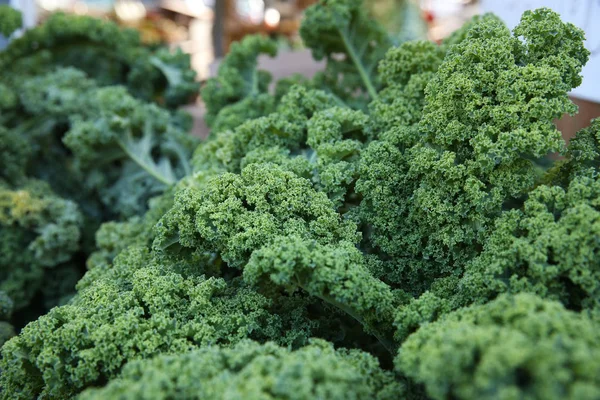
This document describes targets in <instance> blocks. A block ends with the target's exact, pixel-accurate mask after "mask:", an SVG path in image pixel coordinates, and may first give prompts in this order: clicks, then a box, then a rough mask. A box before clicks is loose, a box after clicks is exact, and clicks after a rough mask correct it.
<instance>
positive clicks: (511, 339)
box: [0, 0, 600, 400]
mask: <svg viewBox="0 0 600 400" xmlns="http://www.w3.org/2000/svg"><path fill="white" fill-rule="evenodd" d="M9 14H10V13H8V12H7V11H6V10H1V11H0V28H2V29H3V30H8V28H7V29H5V27H6V26H13V25H15V24H14V22H13V21H14V15H9ZM11 24H12V25H11ZM17 26H18V24H17ZM301 35H302V38H303V40H304V42H305V44H306V46H307V47H309V48H310V49H311V50H312V54H313V56H314V57H315V58H316V59H324V60H325V61H326V67H325V70H324V71H322V72H320V73H319V74H317V75H316V76H315V77H314V78H312V79H306V78H302V77H299V76H294V77H291V78H286V79H283V80H280V81H278V82H276V83H275V84H274V85H272V82H271V76H270V75H269V73H267V72H265V71H262V70H259V69H258V67H257V58H258V56H259V55H260V54H267V55H274V54H275V53H276V46H275V44H274V43H272V42H271V41H269V40H268V39H266V38H263V37H257V36H253V37H248V38H246V39H244V40H243V41H241V42H239V43H237V44H234V45H232V47H231V51H230V53H229V55H228V56H227V58H226V59H225V60H224V61H223V62H222V64H221V66H220V68H219V71H218V74H217V76H216V77H215V78H212V79H210V80H209V81H208V82H207V83H206V84H205V85H204V87H203V88H202V90H201V91H200V93H201V96H202V99H203V100H204V102H205V104H206V108H207V114H206V120H207V123H208V124H209V125H210V127H211V134H210V136H209V137H208V138H207V139H206V140H204V141H202V142H201V143H199V144H198V143H197V142H196V141H195V140H194V139H192V138H191V137H190V136H189V135H188V134H187V133H186V130H187V129H188V128H189V120H188V119H187V118H186V116H185V115H183V114H182V113H180V112H177V111H176V108H177V107H178V106H179V105H181V104H183V103H185V102H186V101H187V100H188V99H189V98H190V97H193V95H194V93H195V92H197V87H196V84H195V83H194V74H193V73H192V72H191V71H190V68H189V60H188V59H187V58H186V57H185V56H184V55H182V54H180V53H169V52H167V51H166V50H163V49H148V48H145V47H142V46H141V45H140V43H139V39H138V37H137V36H136V35H135V34H134V33H132V32H131V31H123V30H120V29H118V28H117V27H115V26H114V25H112V24H110V23H107V22H103V21H98V20H94V19H89V18H83V17H72V16H66V15H60V14H59V15H56V16H54V17H52V18H51V19H50V20H48V21H47V22H46V23H45V24H44V25H41V26H40V27H38V28H35V29H33V30H30V31H28V32H26V33H25V34H24V35H23V36H22V37H20V38H18V39H15V40H13V41H12V42H11V43H10V45H9V46H8V47H7V48H6V49H5V50H4V51H3V52H0V69H1V70H2V75H1V76H0V165H2V170H1V174H0V232H1V237H2V240H1V241H0V246H1V247H0V320H1V321H2V322H0V343H1V342H4V341H6V342H5V343H4V345H3V347H2V349H1V359H0V399H6V400H8V399H11V400H12V399H36V398H38V399H71V398H76V399H81V400H96V399H97V400H100V399H123V400H134V399H135V400H138V399H140V400H144V399H147V400H151V399H152V400H153V399H164V400H167V399H190V400H192V399H215V400H216V399H261V400H262V399H265V400H267V399H298V400H300V399H380V400H384V399H407V400H416V399H448V400H455V399H474V400H475V399H477V400H481V399H503V400H509V399H510V400H512V399H515V400H516V399H522V400H528V399H544V400H546V399H577V400H598V399H600V175H599V174H598V172H599V171H600V120H597V121H593V122H592V124H591V126H590V127H588V128H586V129H584V130H582V131H581V132H579V133H578V134H577V137H576V138H575V139H573V140H572V142H571V144H570V145H569V147H568V148H567V147H566V146H565V143H564V141H563V139H562V137H561V134H560V132H558V131H557V129H556V127H555V125H554V123H553V121H554V120H555V119H556V118H559V117H561V116H562V115H563V114H565V113H570V114H574V113H576V112H577V108H576V106H575V105H574V104H573V103H572V102H571V101H570V100H569V98H568V95H567V94H568V92H569V91H570V90H571V89H572V88H574V87H577V86H578V85H579V84H581V69H582V67H583V66H584V65H585V63H586V61H587V60H588V57H589V52H588V51H587V50H586V49H585V47H584V45H583V41H584V34H583V32H582V31H581V30H579V29H578V28H576V27H575V26H573V25H571V24H568V23H563V22H562V21H561V20H560V17H559V16H558V15H557V14H556V13H554V12H552V11H551V10H549V9H539V10H535V11H528V12H526V13H525V14H524V15H523V17H522V19H521V22H520V24H519V25H518V26H517V27H516V28H515V29H514V30H513V31H512V32H511V31H510V30H509V29H507V28H506V26H504V24H503V23H502V22H501V21H500V20H499V19H498V18H497V17H495V16H493V15H483V16H480V17H477V18H475V19H474V20H472V21H471V22H469V23H468V24H467V25H465V26H464V27H463V28H462V29H461V30H459V31H458V32H456V33H454V34H453V35H452V36H451V37H449V38H448V39H446V40H445V41H444V42H443V43H441V44H439V45H438V44H433V43H430V42H426V41H413V42H405V43H403V44H401V45H399V46H394V44H393V42H394V41H393V40H392V39H390V37H389V36H388V34H387V33H386V32H385V30H384V29H383V28H382V27H381V26H379V25H378V24H377V23H376V22H374V21H373V20H371V19H370V18H369V16H368V15H367V12H366V11H365V9H363V6H362V4H361V3H360V2H359V1H356V0H320V1H318V2H317V4H315V5H314V6H312V7H310V8H309V9H308V10H307V11H306V14H305V18H304V21H303V24H302V27H301ZM557 152H558V153H561V154H562V155H564V157H562V158H556V157H551V155H552V154H553V153H557ZM84 272H85V273H84ZM15 334H16V336H15ZM11 337H12V338H11Z"/></svg>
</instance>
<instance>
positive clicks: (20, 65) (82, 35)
mask: <svg viewBox="0 0 600 400" xmlns="http://www.w3.org/2000/svg"><path fill="white" fill-rule="evenodd" d="M57 67H74V68H77V69H79V70H82V71H84V72H85V73H86V74H87V75H88V76H90V77H92V78H93V79H95V80H96V81H97V82H98V83H99V84H100V85H115V84H122V85H126V86H128V88H129V89H130V91H131V93H132V94H134V95H135V96H136V97H139V98H141V99H143V100H145V101H158V102H160V103H162V104H165V105H166V106H168V107H172V108H175V107H177V106H179V105H182V104H185V103H187V101H188V100H189V99H190V98H191V97H192V96H193V95H194V94H195V93H196V92H197V90H198V84H197V83H196V82H195V76H196V75H195V73H194V72H193V70H192V69H191V68H190V60H189V56H187V55H185V54H183V53H180V52H177V53H174V54H171V53H169V52H168V51H167V50H165V49H162V48H161V49H159V50H157V51H156V52H153V51H151V50H150V49H149V48H146V47H144V46H143V45H142V43H141V42H140V37H139V34H138V32H137V31H135V30H132V29H122V28H120V27H119V26H118V25H117V24H115V23H113V22H109V21H106V20H102V19H98V18H92V17H87V16H77V15H67V14H63V13H54V14H52V15H51V16H50V17H49V18H48V19H47V20H46V21H44V23H43V24H41V25H39V26H37V27H35V28H32V29H29V30H27V31H26V32H25V33H24V34H23V35H22V36H21V37H19V38H17V39H15V40H13V41H12V42H11V43H10V44H9V45H8V47H7V48H6V49H4V50H3V51H2V52H1V53H0V69H2V71H3V72H4V74H5V75H4V76H3V77H2V80H3V81H5V82H7V83H10V81H14V80H18V79H21V78H23V77H24V76H25V77H26V76H35V75H39V74H43V73H45V72H48V71H52V70H54V69H55V68H57Z"/></svg>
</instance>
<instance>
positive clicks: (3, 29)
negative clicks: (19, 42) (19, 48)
mask: <svg viewBox="0 0 600 400" xmlns="http://www.w3.org/2000/svg"><path fill="white" fill-rule="evenodd" d="M22 24H23V20H22V16H21V13H20V12H19V11H18V10H15V9H14V8H12V7H11V6H7V5H0V35H2V36H4V37H9V36H10V35H12V34H13V32H15V31H16V30H17V29H19V28H20V27H21V26H22Z"/></svg>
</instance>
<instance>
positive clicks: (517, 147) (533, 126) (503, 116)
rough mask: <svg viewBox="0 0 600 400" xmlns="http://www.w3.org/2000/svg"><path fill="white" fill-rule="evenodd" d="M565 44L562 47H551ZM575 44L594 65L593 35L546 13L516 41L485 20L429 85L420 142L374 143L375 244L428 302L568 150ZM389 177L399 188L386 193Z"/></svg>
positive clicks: (529, 16)
mask: <svg viewBox="0 0 600 400" xmlns="http://www.w3.org/2000/svg"><path fill="white" fill-rule="evenodd" d="M539 24H541V25H543V26H546V25H550V26H553V27H554V30H552V31H549V30H548V29H541V28H540V29H537V28H536V27H537V26H538V25H539ZM554 33H555V34H556V35H557V36H558V37H560V39H556V40H554V39H552V40H550V39H549V38H548V36H552V37H553V35H554ZM517 36H519V37H522V40H520V39H519V38H518V37H517ZM531 43H544V46H545V49H546V51H545V52H541V51H538V50H536V49H538V47H535V46H533V45H532V44H531ZM566 43H568V46H567V47H569V48H570V47H575V48H578V49H581V52H583V54H587V51H586V50H584V49H583V47H582V46H583V44H582V43H583V33H582V32H581V31H580V30H579V29H577V28H575V27H574V26H573V25H571V24H565V23H563V22H561V21H560V19H559V18H558V15H557V14H555V13H552V12H550V11H548V10H545V9H542V10H538V11H535V12H532V13H526V14H525V15H524V17H523V19H522V21H521V23H520V25H519V26H517V28H515V36H512V35H511V34H510V32H509V30H508V29H507V28H506V27H505V26H504V25H503V24H502V22H500V21H499V20H498V19H497V18H495V17H493V16H490V15H487V16H483V17H482V18H480V19H479V21H477V22H476V23H474V24H473V25H472V26H471V28H470V29H469V31H468V33H467V34H466V37H465V38H464V40H462V41H461V42H460V43H457V44H455V45H453V46H451V47H450V51H449V52H448V54H447V55H446V57H445V58H444V61H443V62H442V64H441V65H440V67H439V68H438V70H437V72H436V73H435V75H434V77H433V79H432V80H431V81H430V82H429V83H428V85H427V87H426V90H425V93H426V96H425V107H424V109H423V114H422V118H421V120H420V122H419V124H418V127H417V129H418V131H417V132H418V140H417V143H416V144H414V145H413V146H410V147H408V148H406V147H404V148H403V147H402V146H397V145H395V144H394V143H393V142H392V143H390V144H388V143H375V144H374V145H373V148H372V150H370V152H369V155H368V156H367V157H366V158H365V164H364V168H363V169H362V170H363V171H364V174H365V179H364V180H363V179H362V177H361V179H360V180H359V182H358V184H357V187H358V189H359V191H360V192H361V193H362V194H363V195H364V196H365V198H366V202H365V207H366V209H367V211H368V215H375V216H376V217H375V218H372V219H371V220H369V221H368V222H369V223H370V240H371V244H372V245H374V246H375V247H376V248H380V249H381V250H383V251H384V252H385V256H386V257H383V258H384V259H385V258H391V259H392V260H394V261H393V262H392V264H395V266H392V269H396V270H398V271H400V273H402V271H410V272H409V277H412V280H408V282H409V283H410V282H414V281H416V282H420V285H421V287H420V288H417V293H418V292H419V290H421V291H422V290H424V289H426V288H427V286H428V285H429V284H430V282H431V280H432V279H435V278H436V277H443V276H448V275H453V274H460V272H461V270H462V268H463V266H464V264H465V263H466V262H468V261H469V260H470V259H472V258H473V257H475V256H476V255H477V254H478V253H479V252H480V251H481V249H482V246H483V244H484V243H485V240H486V238H487V237H488V235H489V234H490V233H491V231H492V230H493V227H494V221H495V219H496V218H497V217H498V216H499V215H500V214H501V212H502V211H503V210H504V209H506V208H518V207H519V206H520V205H521V204H522V200H523V198H524V196H525V195H526V194H527V192H528V191H529V190H531V189H532V188H533V186H534V185H535V183H536V180H538V179H539V173H538V168H537V167H536V165H535V163H534V160H536V159H538V158H540V157H544V156H546V155H547V154H548V153H551V152H554V151H559V150H561V149H562V148H563V140H562V138H561V135H560V132H558V130H557V129H556V127H555V126H554V124H553V120H554V119H555V118H557V117H560V116H561V115H562V114H563V113H565V112H573V111H574V110H575V106H574V105H573V103H571V101H570V100H569V98H568V96H567V94H568V90H570V89H571V88H572V87H573V86H572V85H573V84H574V83H576V79H575V78H574V77H573V73H576V74H579V73H580V72H581V68H582V66H583V62H584V61H585V60H586V59H587V56H585V57H583V56H581V55H580V54H578V55H577V56H575V55H573V54H572V53H571V51H570V50H566V47H565V46H564V44H566ZM532 46H533V47H532ZM399 132H400V133H401V134H403V133H406V130H404V131H402V130H399ZM409 135H410V136H409V137H414V136H413V135H414V134H413V133H410V132H409ZM395 137H396V138H397V136H395ZM396 140H397V141H398V139H396ZM400 144H401V142H400ZM370 163H373V164H370ZM385 176H390V177H393V179H392V181H391V184H390V183H388V184H384V185H383V190H379V189H375V188H376V187H377V182H379V180H380V179H382V178H383V177H385ZM361 181H362V183H361ZM369 189H372V192H371V193H372V194H371V193H369ZM386 199H388V200H389V201H386ZM390 204H391V205H393V208H390V209H388V210H386V208H388V207H389V205H390ZM375 207H377V208H375ZM390 210H393V211H391V212H390ZM400 279H402V280H404V281H405V282H406V281H407V279H405V278H400ZM405 287H407V288H409V289H410V290H414V288H413V287H411V286H405Z"/></svg>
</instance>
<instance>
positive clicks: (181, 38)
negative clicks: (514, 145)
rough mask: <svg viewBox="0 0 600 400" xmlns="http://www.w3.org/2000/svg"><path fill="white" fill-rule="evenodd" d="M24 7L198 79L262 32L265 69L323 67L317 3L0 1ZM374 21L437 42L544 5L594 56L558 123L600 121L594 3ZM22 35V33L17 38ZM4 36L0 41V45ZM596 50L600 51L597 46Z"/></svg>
mask: <svg viewBox="0 0 600 400" xmlns="http://www.w3.org/2000/svg"><path fill="white" fill-rule="evenodd" d="M3 3H4V4H10V5H12V6H13V7H15V8H18V9H20V10H21V11H22V12H23V15H24V22H25V26H26V27H28V26H33V25H35V24H37V23H39V22H40V21H43V20H44V19H45V18H46V17H47V16H48V15H49V14H50V13H53V12H57V11H62V12H68V13H75V14H85V15H93V16H97V17H100V18H107V19H111V20H114V21H116V22H118V23H119V24H121V25H123V26H128V27H134V28H137V29H139V30H140V31H141V32H142V38H143V40H144V41H145V42H147V43H148V44H154V43H161V44H165V45H168V46H169V47H172V48H175V47H178V48H181V49H182V50H183V51H184V52H186V53H188V54H190V56H191V60H192V66H193V68H194V69H195V70H196V72H197V75H198V79H199V80H200V81H204V80H206V79H207V78H209V77H210V76H211V75H213V74H214V73H215V72H216V70H217V68H218V65H219V60H220V59H222V57H223V56H224V55H225V54H226V53H227V51H228V49H229V47H230V45H231V43H233V42H235V41H237V40H240V39H242V38H243V37H244V36H246V35H249V34H257V33H258V34H263V35H268V36H270V37H272V38H273V39H275V40H277V42H278V44H279V47H280V50H279V54H278V56H277V57H276V58H275V59H270V58H268V57H264V58H261V59H260V66H261V67H262V68H263V69H266V70H268V71H270V72H271V73H272V74H273V75H274V76H275V78H280V77H284V76H288V75H291V74H293V73H301V74H303V75H306V76H312V75H313V74H314V73H315V72H316V71H318V70H319V69H320V68H322V67H323V65H322V64H321V63H318V62H315V61H314V60H313V59H312V57H311V55H310V53H309V52H308V51H307V50H304V49H303V48H302V47H303V46H302V41H301V39H300V36H299V33H298V31H299V27H300V21H301V18H302V13H303V10H304V9H306V7H308V6H310V5H311V4H312V3H314V0H0V4H3ZM366 3H367V4H368V5H369V8H370V10H371V12H372V14H373V16H374V17H375V18H377V19H379V20H380V21H381V22H382V23H383V24H384V26H385V27H386V28H387V29H388V31H389V32H390V34H391V35H392V36H393V37H394V38H395V40H396V41H397V42H398V43H401V42H402V41H406V40H412V39H429V40H433V41H439V40H441V39H442V38H444V37H446V36H448V35H449V34H451V33H452V32H453V31H454V30H456V29H458V28H459V27H460V26H461V25H462V24H463V23H464V22H465V21H467V20H469V19H470V18H471V17H473V16H474V15H477V14H480V13H483V12H488V11H492V12H495V13H496V14H498V15H499V16H500V17H501V18H502V19H503V20H505V22H506V23H507V25H508V26H509V27H511V28H512V27H514V25H516V24H517V23H518V21H519V18H520V15H521V14H522V12H523V11H525V10H526V9H533V8H537V7H541V6H547V7H550V8H552V9H554V10H555V11H557V12H559V13H560V14H561V16H562V18H563V19H564V20H567V21H569V22H572V23H574V24H575V25H577V26H579V27H580V28H582V29H584V31H585V32H586V36H587V46H588V48H589V49H590V50H591V51H592V57H591V60H590V62H589V63H588V66H587V67H586V68H585V69H584V83H583V85H582V86H581V87H580V88H578V89H576V90H575V91H573V93H572V97H573V100H574V101H575V102H576V103H577V104H578V105H579V107H580V114H579V115H578V116H577V117H574V118H563V119H561V120H560V121H559V122H558V123H557V124H558V126H559V128H560V129H561V130H562V131H563V133H564V135H565V137H566V138H567V139H568V138H569V137H570V136H572V135H573V134H574V132H576V131H577V130H578V129H580V128H582V127H584V126H587V124H588V123H589V120H590V119H591V118H594V117H598V116H600V104H598V103H600V80H598V79H595V76H596V75H598V73H599V72H600V60H599V59H598V58H597V56H598V53H599V52H600V28H598V27H597V24H594V21H595V20H597V17H600V2H598V1H592V0H367V1H366ZM17 35H18V33H17ZM3 43H4V44H5V43H6V38H0V48H1V47H2V46H3ZM597 48H598V49H597ZM188 111H190V112H191V113H192V114H193V115H194V117H195V119H197V120H198V124H197V126H196V128H195V130H196V133H197V134H199V135H205V134H206V132H205V130H206V128H205V127H204V126H203V125H202V121H201V119H202V118H201V115H202V105H201V100H200V99H199V100H198V104H194V105H191V106H190V107H189V110H188Z"/></svg>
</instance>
